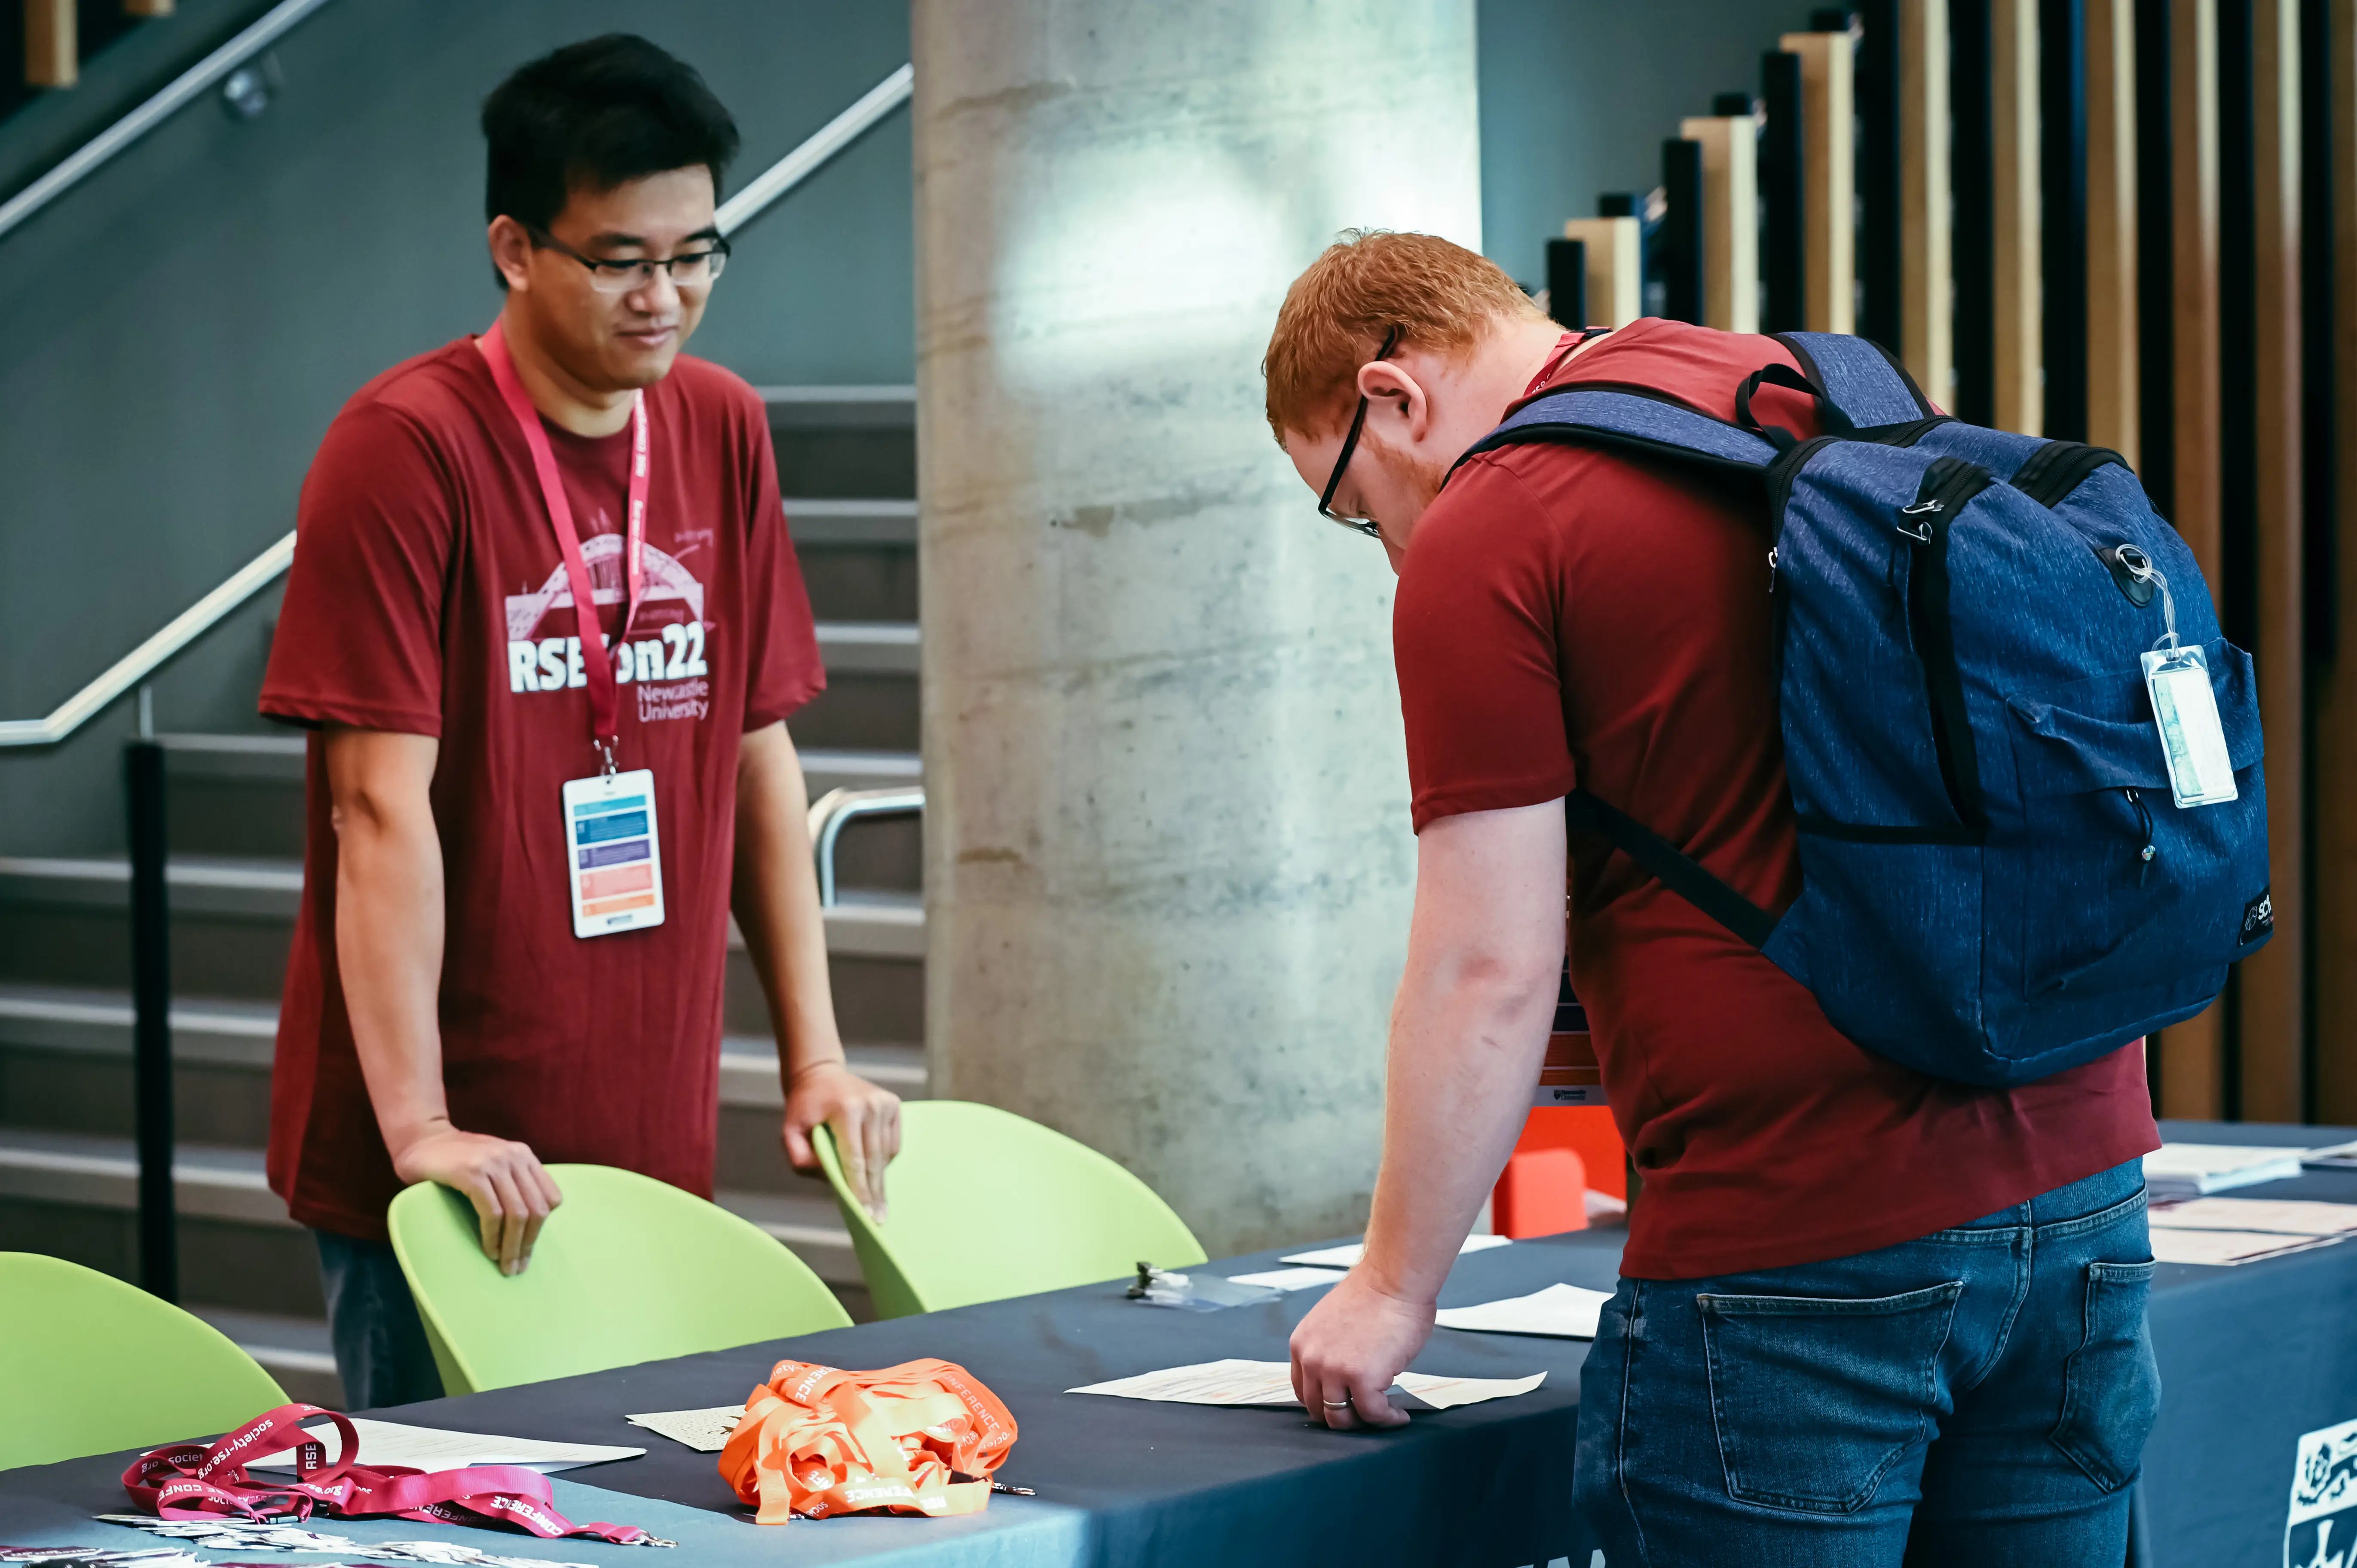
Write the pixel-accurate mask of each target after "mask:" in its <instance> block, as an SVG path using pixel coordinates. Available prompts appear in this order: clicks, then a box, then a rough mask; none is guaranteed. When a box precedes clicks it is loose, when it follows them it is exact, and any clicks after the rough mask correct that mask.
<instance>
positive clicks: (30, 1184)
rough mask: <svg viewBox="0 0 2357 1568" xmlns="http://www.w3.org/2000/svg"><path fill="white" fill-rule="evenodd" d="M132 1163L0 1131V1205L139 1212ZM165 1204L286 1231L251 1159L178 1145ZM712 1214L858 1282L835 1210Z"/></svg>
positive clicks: (778, 1203)
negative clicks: (735, 1220)
mask: <svg viewBox="0 0 2357 1568" xmlns="http://www.w3.org/2000/svg"><path fill="white" fill-rule="evenodd" d="M138 1179H139V1160H138V1155H137V1152H136V1150H135V1146H134V1145H133V1144H132V1142H131V1140H130V1139H128V1138H105V1137H95V1136H91V1135H90V1134H87V1133H52V1132H48V1131H45V1130H43V1129H40V1128H35V1127H0V1198H14V1199H17V1200H19V1201H23V1202H31V1203H40V1204H59V1205H66V1206H70V1207H73V1208H98V1209H111V1210H114V1211H116V1212H122V1213H128V1212H131V1211H134V1210H135V1209H136V1208H138ZM172 1190H173V1202H174V1204H175V1205H176V1206H177V1208H178V1216H179V1218H181V1219H215V1220H226V1221H230V1222H232V1223H234V1224H238V1225H242V1226H250V1227H260V1228H264V1229H267V1230H280V1231H292V1230H296V1224H295V1221H294V1220H293V1219H291V1218H289V1217H288V1215H287V1213H286V1206H285V1204H284V1203H283V1202H281V1201H280V1200H279V1197H278V1195H277V1194H276V1193H274V1192H272V1191H271V1190H270V1186H269V1183H268V1182H267V1181H266V1180H265V1179H264V1175H263V1155H262V1151H261V1150H259V1149H221V1148H211V1147H206V1146H200V1145H196V1144H181V1145H180V1147H179V1148H178V1150H177V1151H176V1152H175V1155H174V1158H173V1162H172ZM715 1197H716V1201H717V1202H718V1203H719V1204H720V1206H721V1207H722V1208H726V1209H727V1210H728V1211H729V1212H731V1213H732V1214H737V1215H740V1216H742V1217H743V1218H745V1219H749V1220H751V1221H752V1222H753V1223H754V1224H756V1225H759V1227H760V1228H761V1229H762V1230H766V1231H768V1232H769V1233H770V1235H772V1236H774V1237H776V1238H777V1239H778V1240H780V1241H781V1242H783V1243H784V1244H785V1245H786V1246H787V1247H789V1248H790V1249H791V1250H792V1251H794V1252H795V1253H796V1254H797V1255H798V1256H800V1257H801V1258H802V1262H806V1263H808V1264H809V1265H810V1266H811V1268H812V1270H813V1272H814V1273H817V1274H818V1276H819V1278H821V1279H823V1280H825V1281H827V1282H828V1283H831V1284H832V1283H845V1284H853V1283H858V1281H859V1278H860V1275H859V1264H858V1261H857V1259H856V1258H855V1257H854V1256H853V1254H852V1250H851V1236H850V1233H849V1232H848V1231H846V1230H844V1228H843V1218H842V1216H841V1215H840V1214H839V1213H838V1212H837V1211H836V1209H835V1207H834V1202H833V1201H832V1200H831V1199H829V1198H826V1197H820V1196H815V1195H812V1196H804V1195H802V1194H794V1193H767V1192H761V1193H755V1192H722V1193H718V1194H716V1195H715Z"/></svg>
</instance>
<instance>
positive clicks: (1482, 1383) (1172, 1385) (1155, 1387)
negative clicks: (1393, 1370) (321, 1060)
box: [1065, 1360, 1546, 1410]
mask: <svg viewBox="0 0 2357 1568" xmlns="http://www.w3.org/2000/svg"><path fill="white" fill-rule="evenodd" d="M1545 1381H1546V1374H1545V1373H1544V1372H1541V1373H1538V1374H1537V1375H1536V1376H1534V1377H1528V1378H1443V1377H1438V1376H1436V1375H1434V1374H1432V1373H1429V1372H1402V1373H1401V1374H1400V1375H1399V1380H1398V1382H1397V1383H1395V1384H1394V1387H1396V1388H1398V1389H1399V1390H1401V1391H1403V1392H1405V1393H1411V1394H1414V1395H1415V1397H1416V1398H1417V1399H1419V1400H1422V1401H1423V1402H1425V1403H1426V1404H1428V1405H1430V1406H1432V1407H1433V1408H1434V1409H1435V1410H1454V1409H1455V1408H1456V1407H1457V1406H1458V1405H1465V1404H1480V1403H1481V1402H1483V1401H1485V1400H1496V1399H1511V1398H1512V1397H1513V1396H1514V1395H1516V1394H1526V1393H1528V1392H1530V1391H1532V1390H1533V1389H1534V1388H1537V1387H1538V1386H1539V1385H1540V1384H1541V1383H1543V1382H1545ZM1065 1392H1066V1393H1068V1394H1110V1395H1113V1396H1114V1397H1115V1398H1119V1399H1133V1400H1157V1401H1160V1402H1164V1403H1168V1404H1220V1405H1295V1406H1298V1405H1299V1403H1300V1402H1299V1401H1298V1400H1297V1399H1295V1398H1294V1397H1293V1368H1292V1365H1291V1364H1290V1363H1288V1362H1285V1361H1242V1360H1227V1361H1202V1362H1198V1363H1197V1364H1196V1365H1194V1366H1191V1367H1171V1368H1168V1369H1165V1370H1163V1371H1159V1372H1140V1373H1139V1374H1138V1375H1137V1376H1135V1377H1134V1378H1115V1379H1114V1380H1111V1381H1110V1382H1103V1383H1091V1384H1089V1385H1088V1386H1087V1387H1085V1388H1078V1389H1066V1390H1065Z"/></svg>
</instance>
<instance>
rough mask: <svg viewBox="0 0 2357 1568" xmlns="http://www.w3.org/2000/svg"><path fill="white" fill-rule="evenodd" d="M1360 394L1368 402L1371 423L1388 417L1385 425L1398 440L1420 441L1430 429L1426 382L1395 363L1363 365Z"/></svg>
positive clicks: (1383, 362) (1385, 361) (1430, 420)
mask: <svg viewBox="0 0 2357 1568" xmlns="http://www.w3.org/2000/svg"><path fill="white" fill-rule="evenodd" d="M1359 394H1360V395H1361V397H1364V398H1365V399H1366V400H1367V419H1368V422H1369V423H1370V424H1372V423H1373V422H1374V421H1375V420H1376V419H1377V418H1378V417H1379V416H1385V415H1387V416H1389V417H1388V419H1387V421H1386V423H1387V424H1388V426H1389V428H1391V429H1392V430H1394V431H1395V432H1397V434H1398V437H1399V438H1403V439H1405V440H1406V441H1409V442H1416V441H1421V440H1423V439H1424V433H1425V431H1426V429H1428V428H1429V427H1430V426H1431V424H1432V404H1431V401H1430V400H1429V399H1428V398H1426V395H1425V391H1424V385H1423V383H1422V382H1420V381H1417V380H1416V379H1415V377H1414V376H1413V375H1411V374H1409V373H1408V371H1407V370H1406V368H1405V367H1404V366H1403V365H1401V364H1400V362H1399V361H1398V360H1373V361H1372V362H1371V363H1368V364H1364V365H1361V366H1360V367H1359Z"/></svg>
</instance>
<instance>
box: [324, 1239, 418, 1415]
mask: <svg viewBox="0 0 2357 1568" xmlns="http://www.w3.org/2000/svg"><path fill="white" fill-rule="evenodd" d="M311 1235H312V1237H313V1238H314V1239H315V1240H317V1242H318V1243H319V1283H320V1284H321V1285H322V1286H323V1287H324V1288H325V1290H326V1292H327V1295H328V1342H329V1343H330V1344H331V1345H333V1346H334V1347H335V1351H336V1372H337V1375H338V1376H339V1377H340V1378H342V1379H343V1380H344V1408H345V1409H346V1410H377V1409H380V1408H382V1406H385V1405H389V1404H414V1403H415V1402H418V1401H419V1400H438V1399H440V1398H441V1397H442V1373H441V1371H440V1369H438V1368H436V1366H435V1365H434V1348H433V1347H432V1346H430V1345H428V1344H427V1343H426V1342H425V1324H424V1323H423V1322H421V1321H420V1320H419V1319H418V1316H417V1302H416V1299H415V1298H414V1297H413V1296H412V1295H411V1294H409V1281H408V1280H407V1279H406V1278H404V1276H403V1274H402V1272H401V1261H400V1260H399V1259H397V1258H395V1257H394V1256H393V1248H392V1247H391V1246H390V1245H389V1244H388V1243H386V1242H383V1241H363V1240H360V1239H359V1238H358V1237H353V1236H339V1235H338V1234H337V1233H336V1232H334V1231H332V1230H314V1231H312V1232H311Z"/></svg>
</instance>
